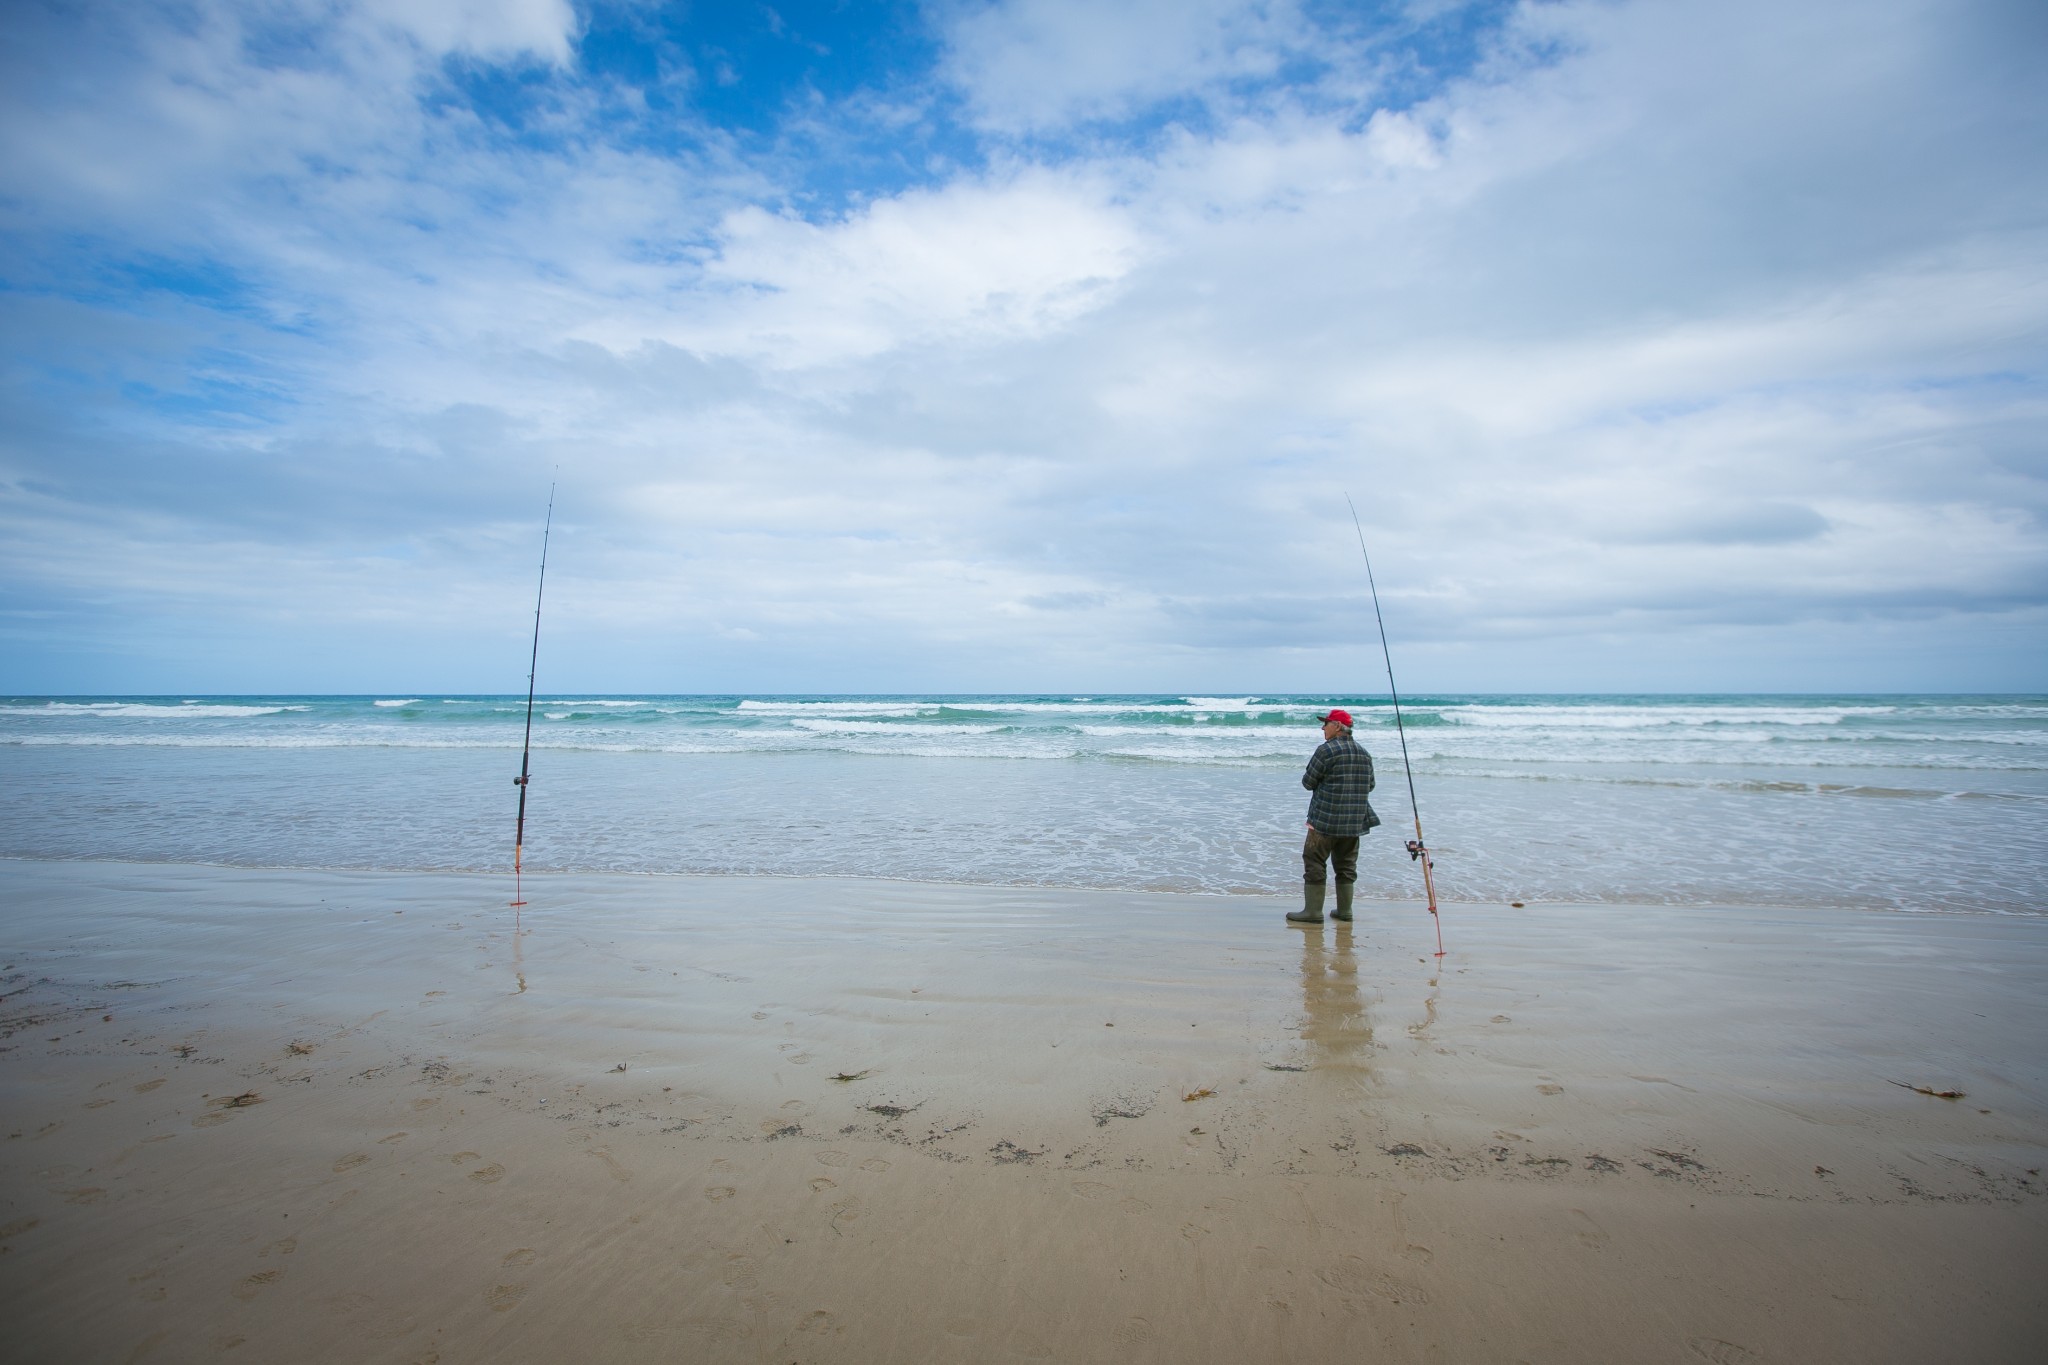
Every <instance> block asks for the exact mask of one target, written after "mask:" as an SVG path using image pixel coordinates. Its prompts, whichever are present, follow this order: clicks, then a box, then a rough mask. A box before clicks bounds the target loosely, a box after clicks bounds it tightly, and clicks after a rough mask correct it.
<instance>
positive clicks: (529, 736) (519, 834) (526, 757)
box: [512, 484, 555, 905]
mask: <svg viewBox="0 0 2048 1365" xmlns="http://www.w3.org/2000/svg"><path fill="white" fill-rule="evenodd" d="M554 529H555V486H554V485H553V484H549V485H548V517H547V520H546V521H545V522H544V523H542V525H541V531H540V586H539V587H537V588H535V589H534V590H533V655H532V657H531V658H529V659H528V660H527V661H526V743H525V745H524V746H523V747H522V749H521V750H520V754H519V776H517V777H515V778H513V779H512V785H513V786H515V787H517V788H519V827H518V830H517V831H516V832H515V833H514V834H513V836H512V904H513V905H524V904H526V893H525V891H524V890H523V889H522V887H521V883H520V873H519V861H520V856H521V854H522V853H524V851H525V849H526V787H527V782H528V780H529V779H530V778H531V777H532V765H533V678H534V674H536V673H537V672H539V671H540V602H541V596H542V594H544V593H545V592H546V591H547V588H548V536H549V535H550V534H551V533H552V532H553V531H554Z"/></svg>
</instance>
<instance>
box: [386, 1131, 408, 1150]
mask: <svg viewBox="0 0 2048 1365" xmlns="http://www.w3.org/2000/svg"><path fill="white" fill-rule="evenodd" d="M411 1136H412V1134H410V1133H393V1134H391V1135H390V1136H389V1137H380V1138H378V1139H377V1145H378V1146H379V1147H389V1146H390V1145H391V1144H392V1143H394V1142H403V1141H405V1140H406V1139H407V1138H409V1137H411Z"/></svg>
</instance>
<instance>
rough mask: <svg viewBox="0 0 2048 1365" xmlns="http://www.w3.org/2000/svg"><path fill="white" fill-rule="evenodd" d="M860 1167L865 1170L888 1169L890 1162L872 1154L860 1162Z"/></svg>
mask: <svg viewBox="0 0 2048 1365" xmlns="http://www.w3.org/2000/svg"><path fill="white" fill-rule="evenodd" d="M860 1168H861V1169H862V1170H864V1171H886V1170H888V1169H889V1163H888V1162H886V1161H884V1160H882V1158H880V1157H878V1156H871V1157H869V1158H868V1159H867V1160H866V1161H863V1162H861V1163H860Z"/></svg>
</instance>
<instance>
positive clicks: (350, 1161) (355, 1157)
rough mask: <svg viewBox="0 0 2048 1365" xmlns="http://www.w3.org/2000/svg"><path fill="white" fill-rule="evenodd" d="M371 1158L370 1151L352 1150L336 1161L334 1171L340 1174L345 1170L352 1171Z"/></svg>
mask: <svg viewBox="0 0 2048 1365" xmlns="http://www.w3.org/2000/svg"><path fill="white" fill-rule="evenodd" d="M369 1159H370V1154H369V1153H368V1152H350V1153H349V1154H348V1155H347V1156H345V1157H343V1158H342V1159H341V1160H339V1161H337V1162H335V1163H334V1173H335V1174H336V1175H340V1174H341V1173H342V1172H343V1171H352V1170H354V1169H355V1168H356V1167H358V1166H360V1165H362V1164H363V1163H364V1162H366V1161H368V1160H369Z"/></svg>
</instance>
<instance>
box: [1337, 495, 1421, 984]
mask: <svg viewBox="0 0 2048 1365" xmlns="http://www.w3.org/2000/svg"><path fill="white" fill-rule="evenodd" d="M1344 505H1345V506H1346V507H1349V508H1350V509H1351V529H1352V530H1354V531H1356V532H1358V553H1360V554H1361V555H1364V556H1365V586H1366V587H1367V588H1368V589H1369V590H1370V591H1371V592H1372V615H1373V619H1374V620H1375V621H1377V622H1379V627H1380V653H1381V654H1382V655H1384V656H1385V657H1386V660H1387V695H1389V696H1391V697H1392V698H1393V699H1394V733H1395V734H1397V735H1399V736H1400V737H1401V768H1402V770H1403V771H1404V772H1406V773H1407V774H1408V809H1409V810H1410V811H1411V812H1413V813H1414V815H1415V837H1414V838H1413V839H1410V840H1409V841H1408V861H1410V862H1418V863H1421V864H1422V889H1423V891H1424V893H1426V894H1427V895H1428V897H1429V922H1430V923H1431V924H1432V925H1434V926H1435V928H1436V955H1437V956H1438V957H1442V956H1443V955H1444V922H1443V919H1442V917H1441V916H1439V915H1438V914H1437V912H1436V877H1435V876H1434V875H1433V869H1434V867H1435V864H1434V863H1433V862H1432V860H1431V859H1430V856H1429V846H1428V845H1427V844H1425V843H1423V842H1422V806H1421V804H1420V803H1419V802H1417V801H1416V799H1415V766H1414V765H1413V764H1412V763H1410V762H1409V761H1408V729H1407V727H1406V726H1405V725H1403V724H1402V723H1401V689H1399V688H1398V687H1395V686H1394V651H1393V650H1392V649H1389V648H1388V647H1387V618H1386V617H1385V616H1383V615H1381V614H1380V589H1379V585H1378V584H1377V583H1374V582H1373V580H1372V555H1371V553H1370V552H1369V551H1367V550H1366V548H1365V527H1364V526H1363V525H1362V524H1361V523H1360V522H1359V520H1358V504H1356V503H1354V502H1352V501H1351V495H1350V494H1349V493H1346V494H1345V495H1344Z"/></svg>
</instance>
